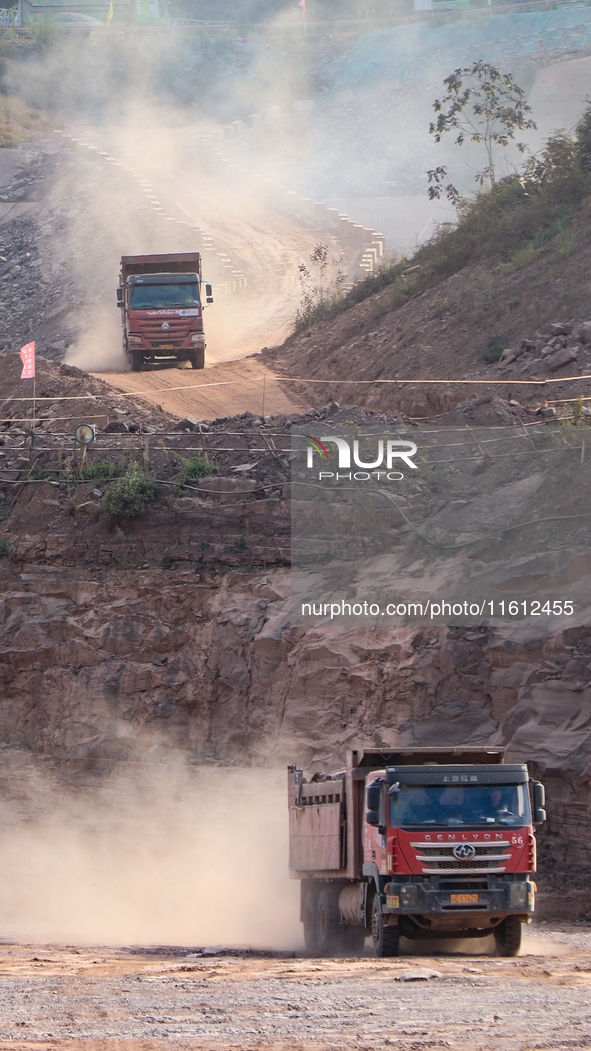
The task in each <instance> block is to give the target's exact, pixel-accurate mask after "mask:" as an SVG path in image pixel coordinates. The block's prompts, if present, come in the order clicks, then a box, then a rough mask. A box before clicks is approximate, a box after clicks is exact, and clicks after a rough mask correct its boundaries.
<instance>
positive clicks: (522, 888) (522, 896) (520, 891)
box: [509, 880, 529, 909]
mask: <svg viewBox="0 0 591 1051" xmlns="http://www.w3.org/2000/svg"><path fill="white" fill-rule="evenodd" d="M528 891H529V885H528V884H527V882H526V881H525V880H524V882H523V883H512V884H511V886H510V887H509V908H510V909H526V908H527V895H528Z"/></svg>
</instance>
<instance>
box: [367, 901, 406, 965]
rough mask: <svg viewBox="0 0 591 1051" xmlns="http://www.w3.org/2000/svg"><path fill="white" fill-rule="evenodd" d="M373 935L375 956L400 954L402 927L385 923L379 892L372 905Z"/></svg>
mask: <svg viewBox="0 0 591 1051" xmlns="http://www.w3.org/2000/svg"><path fill="white" fill-rule="evenodd" d="M371 936H372V938H373V951H374V955H375V956H399V955H400V929H399V927H398V926H393V925H392V926H391V925H390V924H389V923H384V915H383V913H382V902H381V900H380V895H379V894H374V899H373V905H372V907H371Z"/></svg>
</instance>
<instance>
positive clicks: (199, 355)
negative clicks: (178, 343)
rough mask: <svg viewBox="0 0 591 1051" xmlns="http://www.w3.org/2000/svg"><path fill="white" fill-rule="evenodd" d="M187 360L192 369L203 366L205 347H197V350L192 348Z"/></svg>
mask: <svg viewBox="0 0 591 1051" xmlns="http://www.w3.org/2000/svg"><path fill="white" fill-rule="evenodd" d="M189 361H190V362H191V365H192V367H193V368H194V369H204V368H205V347H199V349H198V350H192V351H191V353H190V354H189Z"/></svg>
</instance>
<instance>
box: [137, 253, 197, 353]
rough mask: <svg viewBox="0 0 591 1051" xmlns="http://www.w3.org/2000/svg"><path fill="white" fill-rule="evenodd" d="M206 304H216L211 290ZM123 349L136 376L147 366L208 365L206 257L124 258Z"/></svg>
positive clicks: (187, 254)
mask: <svg viewBox="0 0 591 1051" xmlns="http://www.w3.org/2000/svg"><path fill="white" fill-rule="evenodd" d="M205 302H206V303H213V296H212V289H211V285H206V286H205ZM117 305H118V306H119V307H120V309H121V320H122V323H123V349H124V351H125V354H126V356H127V359H128V361H129V363H130V365H131V368H132V370H133V371H134V372H139V371H140V370H141V369H142V368H143V366H144V365H157V364H167V363H168V364H171V365H173V364H176V363H177V362H180V361H189V362H190V363H191V365H192V367H193V368H194V369H202V368H203V367H204V365H205V333H204V329H203V297H202V276H201V255H200V253H199V252H179V253H174V254H167V255H135V256H131V255H128V256H123V257H122V259H121V271H120V274H119V287H118V289H117Z"/></svg>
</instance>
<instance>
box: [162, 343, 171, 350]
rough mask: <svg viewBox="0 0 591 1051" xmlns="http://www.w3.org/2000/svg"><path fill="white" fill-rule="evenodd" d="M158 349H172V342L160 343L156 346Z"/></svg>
mask: <svg viewBox="0 0 591 1051" xmlns="http://www.w3.org/2000/svg"><path fill="white" fill-rule="evenodd" d="M158 349H159V350H172V349H173V344H172V343H161V344H160V346H159V347H158Z"/></svg>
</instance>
